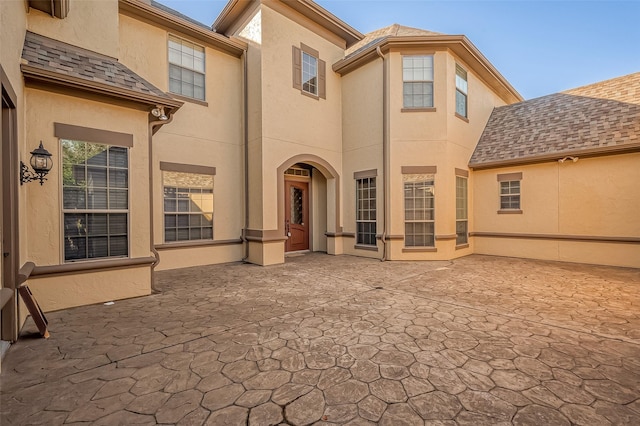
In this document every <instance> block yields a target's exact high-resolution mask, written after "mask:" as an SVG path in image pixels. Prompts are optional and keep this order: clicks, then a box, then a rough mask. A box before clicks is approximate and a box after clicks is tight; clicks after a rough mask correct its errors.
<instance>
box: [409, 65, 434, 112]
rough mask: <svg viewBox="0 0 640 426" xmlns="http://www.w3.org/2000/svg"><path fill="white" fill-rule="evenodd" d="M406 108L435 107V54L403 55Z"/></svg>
mask: <svg viewBox="0 0 640 426" xmlns="http://www.w3.org/2000/svg"><path fill="white" fill-rule="evenodd" d="M402 80H403V90H402V92H403V106H404V108H433V55H412V56H403V57H402Z"/></svg>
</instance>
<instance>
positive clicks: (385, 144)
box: [376, 46, 389, 262]
mask: <svg viewBox="0 0 640 426" xmlns="http://www.w3.org/2000/svg"><path fill="white" fill-rule="evenodd" d="M376 53H377V54H378V56H379V57H380V59H382V179H383V180H382V182H383V183H382V201H383V202H384V206H383V221H384V226H383V228H382V235H381V237H380V240H381V241H382V259H380V260H381V261H382V262H384V261H385V260H387V259H388V253H387V224H388V223H389V222H388V219H389V200H388V199H387V198H388V197H387V194H388V193H389V191H388V186H389V165H388V164H387V163H388V161H389V137H388V135H387V133H388V125H387V115H388V110H389V108H388V106H387V61H386V59H385V57H384V55H383V54H382V50H381V49H380V46H377V47H376Z"/></svg>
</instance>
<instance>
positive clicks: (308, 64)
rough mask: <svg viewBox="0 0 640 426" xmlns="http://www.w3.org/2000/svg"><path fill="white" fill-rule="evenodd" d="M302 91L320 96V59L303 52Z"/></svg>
mask: <svg viewBox="0 0 640 426" xmlns="http://www.w3.org/2000/svg"><path fill="white" fill-rule="evenodd" d="M302 90H304V91H305V92H307V93H311V94H312V95H316V96H317V95H318V58H315V57H313V56H311V55H309V54H308V53H307V52H302Z"/></svg>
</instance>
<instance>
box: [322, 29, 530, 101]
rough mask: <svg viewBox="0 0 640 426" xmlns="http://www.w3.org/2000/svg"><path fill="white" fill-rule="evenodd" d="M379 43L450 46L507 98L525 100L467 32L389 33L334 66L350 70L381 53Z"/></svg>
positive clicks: (387, 47)
mask: <svg viewBox="0 0 640 426" xmlns="http://www.w3.org/2000/svg"><path fill="white" fill-rule="evenodd" d="M378 47H379V48H380V50H381V51H382V52H383V53H387V52H388V51H389V50H390V49H391V48H395V49H402V48H411V47H444V48H448V49H450V50H452V51H453V52H454V53H456V54H457V55H458V56H460V57H461V58H462V59H463V60H465V61H466V62H467V63H468V65H469V66H471V67H472V68H473V69H474V70H475V71H476V73H477V74H478V75H479V76H480V77H481V78H482V79H483V80H484V81H485V83H487V84H488V85H489V86H490V87H491V88H493V89H494V90H495V91H496V93H498V94H499V95H500V97H502V98H503V99H504V100H505V101H506V102H508V103H515V102H521V101H523V100H524V99H523V97H522V96H521V95H520V93H518V91H517V90H516V89H515V88H514V87H513V86H512V85H511V84H510V83H509V82H508V81H507V79H505V78H504V76H502V74H500V72H499V71H498V70H497V69H496V68H495V67H494V66H493V65H492V64H491V63H490V62H489V60H488V59H487V58H486V57H485V56H484V55H483V54H482V53H481V52H480V51H479V50H478V49H477V48H476V47H475V46H474V45H473V43H471V41H469V39H468V38H467V37H466V36H464V35H429V36H387V37H384V38H382V39H380V41H378V42H377V43H374V44H372V45H371V46H369V47H367V48H366V49H364V50H363V51H361V52H359V53H358V54H356V55H354V56H352V57H350V58H345V59H342V60H340V61H338V62H336V63H335V64H333V70H334V71H335V72H337V73H339V74H341V75H344V74H348V73H349V72H351V71H353V70H355V69H357V68H359V67H360V66H362V65H364V64H366V63H368V62H370V61H371V60H373V59H375V58H376V57H378V55H377V54H376V49H377V48H378Z"/></svg>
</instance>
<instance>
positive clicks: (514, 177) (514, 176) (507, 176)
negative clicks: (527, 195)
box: [496, 172, 522, 214]
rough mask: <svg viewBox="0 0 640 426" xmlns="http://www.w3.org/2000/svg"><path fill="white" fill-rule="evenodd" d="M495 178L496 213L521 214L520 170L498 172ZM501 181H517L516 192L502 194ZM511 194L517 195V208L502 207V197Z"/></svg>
mask: <svg viewBox="0 0 640 426" xmlns="http://www.w3.org/2000/svg"><path fill="white" fill-rule="evenodd" d="M496 178H497V181H498V202H499V209H498V214H522V172H517V173H503V174H498V175H497V176H496ZM503 182H518V183H519V187H520V188H519V192H518V194H502V183H503ZM512 195H518V208H510V209H503V208H502V197H506V196H512Z"/></svg>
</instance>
